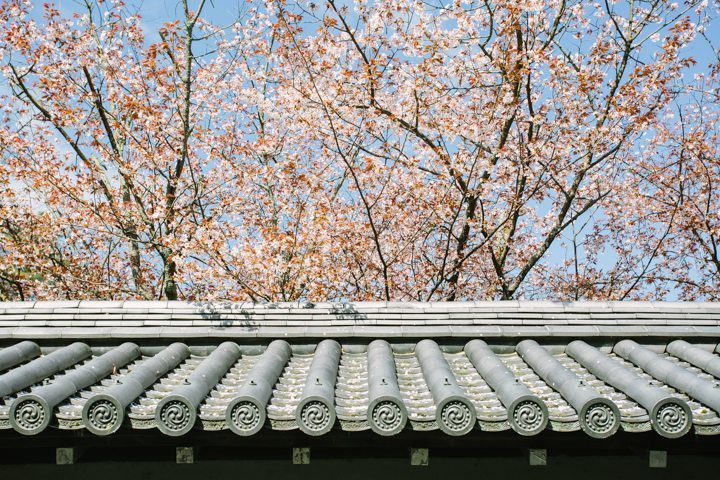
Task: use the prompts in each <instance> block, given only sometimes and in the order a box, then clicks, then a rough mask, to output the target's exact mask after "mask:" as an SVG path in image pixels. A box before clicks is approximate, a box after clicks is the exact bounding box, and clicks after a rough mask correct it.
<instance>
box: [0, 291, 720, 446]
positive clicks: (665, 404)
mask: <svg viewBox="0 0 720 480" xmlns="http://www.w3.org/2000/svg"><path fill="white" fill-rule="evenodd" d="M293 305H294V306H293V307H292V308H291V307H290V306H289V305H287V304H284V305H273V306H268V305H262V306H260V305H244V306H240V305H237V304H234V305H231V304H202V305H194V304H187V303H182V304H181V303H175V302H145V303H143V302H124V303H121V302H111V303H102V302H67V303H66V302H52V303H47V302H35V303H32V304H29V303H22V304H17V303H12V304H11V303H4V304H2V303H0V339H2V342H3V343H2V345H5V346H4V347H0V397H2V399H3V403H2V404H0V429H3V428H4V429H11V428H12V429H15V430H16V431H17V432H19V433H22V434H26V435H34V434H41V432H42V431H44V430H45V429H46V428H48V427H49V426H53V427H54V426H57V427H59V428H60V429H87V430H89V431H90V432H92V433H94V434H96V435H108V434H112V433H114V432H116V431H118V430H119V429H125V430H127V431H133V430H143V429H151V428H157V429H159V430H160V431H162V432H163V433H165V434H167V435H171V436H179V435H184V434H187V433H188V432H190V431H191V430H193V429H196V430H224V429H229V430H231V431H232V432H234V433H236V434H238V435H243V436H248V435H255V434H259V433H260V432H261V431H262V430H265V431H269V430H291V429H300V430H301V431H302V432H304V433H305V434H308V435H323V434H326V433H328V432H329V431H331V430H332V429H341V430H345V431H361V430H372V431H374V432H375V433H376V434H378V435H382V436H389V435H396V434H399V433H400V432H401V431H403V430H406V431H407V430H421V431H427V430H438V434H446V435H453V436H456V435H465V434H467V433H469V432H471V431H487V432H495V431H503V430H512V431H514V432H516V433H517V434H519V435H524V436H529V435H536V434H538V433H540V432H543V431H546V430H554V431H561V432H571V431H583V432H585V433H586V434H587V435H589V436H591V437H595V438H605V437H609V436H611V435H613V434H615V433H616V432H617V431H619V430H621V431H628V432H643V431H649V430H654V431H655V432H657V434H659V435H661V436H663V437H669V438H675V437H680V436H683V435H685V434H687V433H689V432H694V433H696V434H700V435H715V434H718V433H720V417H718V412H720V383H719V382H718V378H720V356H718V355H717V354H716V353H715V351H716V348H717V346H718V343H719V342H720V324H719V322H720V306H718V305H717V304H683V303H674V304H661V303H548V302H537V303H532V302H499V303H483V304H479V303H469V304H466V303H449V304H422V303H419V304H385V303H382V304H375V303H361V304H353V305H331V304H314V305H312V306H308V305H297V304H293ZM183 310H184V311H183ZM60 316H65V317H62V318H61V317H60ZM108 316H111V317H108ZM6 322H7V323H11V322H15V323H16V324H13V325H7V323H6ZM32 322H34V323H32ZM73 322H90V323H91V324H77V323H73ZM126 322H133V324H132V325H127V323H126ZM173 322H190V323H189V324H182V325H175V324H173ZM195 322H199V323H197V324H196V323H195ZM204 322H207V323H204ZM243 322H245V323H243ZM316 322H321V323H320V324H316ZM333 322H346V323H339V324H335V323H333ZM364 322H373V323H369V324H365V323H364ZM526 322H527V323H526ZM29 323H30V324H29ZM300 324H302V325H300ZM360 327H373V328H374V329H375V330H374V334H371V333H372V332H370V331H367V330H364V329H361V328H360ZM460 327H462V328H461V329H460V330H458V328H460ZM570 327H573V328H570ZM269 328H271V329H272V330H267V329H269ZM311 328H312V329H313V330H308V329H311ZM524 328H527V329H524ZM568 328H570V329H569V330H568ZM156 329H158V330H156ZM443 329H445V330H443ZM554 329H557V330H554ZM143 332H144V333H143ZM148 332H152V333H151V334H149V333H148ZM238 332H239V333H238ZM243 332H244V333H243ZM379 333H383V334H382V335H380V334H379ZM148 337H159V338H155V339H154V340H152V342H149V341H148ZM280 337H282V338H283V339H279V338H280ZM308 337H313V338H312V339H310V338H308ZM322 337H331V338H326V339H324V340H322V339H321V338H322ZM368 337H374V338H368ZM508 337H513V338H508ZM120 338H122V339H124V340H128V341H126V342H125V343H120V342H121V340H120ZM319 338H320V339H319ZM28 339H31V340H32V341H28ZM43 342H47V343H48V345H44V344H43ZM38 344H39V345H38ZM51 345H52V346H51ZM58 345H59V346H58ZM90 345H92V347H91V346H90ZM41 347H42V348H41ZM138 433H141V432H138ZM270 433H271V432H270Z"/></svg>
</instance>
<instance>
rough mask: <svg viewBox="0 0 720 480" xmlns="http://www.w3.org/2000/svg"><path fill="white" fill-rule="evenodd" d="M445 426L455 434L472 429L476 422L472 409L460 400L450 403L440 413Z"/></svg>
mask: <svg viewBox="0 0 720 480" xmlns="http://www.w3.org/2000/svg"><path fill="white" fill-rule="evenodd" d="M440 418H441V419H442V423H443V425H445V427H447V429H448V430H450V431H453V432H462V431H465V430H467V429H468V428H470V426H471V423H472V422H473V421H474V419H473V414H472V412H471V411H470V408H469V407H468V406H467V405H465V404H464V403H463V402H461V401H459V400H453V401H451V402H448V403H447V404H446V405H445V406H444V407H443V409H442V412H441V413H440Z"/></svg>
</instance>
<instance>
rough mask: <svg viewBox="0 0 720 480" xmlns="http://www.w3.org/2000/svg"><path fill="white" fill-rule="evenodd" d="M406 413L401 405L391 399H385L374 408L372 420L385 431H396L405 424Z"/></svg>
mask: <svg viewBox="0 0 720 480" xmlns="http://www.w3.org/2000/svg"><path fill="white" fill-rule="evenodd" d="M403 420H404V415H403V412H402V410H401V409H400V406H399V405H398V404H397V403H395V402H392V401H390V400H385V401H382V402H380V403H378V404H377V405H375V408H373V410H372V421H373V423H374V424H375V426H376V427H377V428H378V429H379V430H382V431H383V432H395V431H396V430H398V429H400V428H401V427H402V425H403Z"/></svg>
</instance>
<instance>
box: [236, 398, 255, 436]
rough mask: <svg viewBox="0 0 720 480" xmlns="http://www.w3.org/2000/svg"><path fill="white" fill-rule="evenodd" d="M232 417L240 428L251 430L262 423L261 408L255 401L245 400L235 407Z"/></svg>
mask: <svg viewBox="0 0 720 480" xmlns="http://www.w3.org/2000/svg"><path fill="white" fill-rule="evenodd" d="M230 418H231V419H232V422H233V424H235V426H236V427H237V428H238V429H240V430H243V431H248V432H249V431H252V430H255V429H256V428H257V427H258V426H259V425H260V409H259V408H258V407H257V405H255V404H254V403H253V402H249V401H247V400H243V401H242V402H239V403H238V404H237V405H235V407H233V409H232V412H231V414H230Z"/></svg>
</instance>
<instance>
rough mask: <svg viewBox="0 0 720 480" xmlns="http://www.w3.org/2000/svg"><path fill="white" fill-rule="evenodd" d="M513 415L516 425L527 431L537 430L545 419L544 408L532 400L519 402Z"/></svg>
mask: <svg viewBox="0 0 720 480" xmlns="http://www.w3.org/2000/svg"><path fill="white" fill-rule="evenodd" d="M512 415H513V419H514V420H515V425H517V427H518V428H520V429H521V430H524V431H526V432H535V431H536V430H537V429H538V428H540V426H541V425H542V424H543V422H544V420H545V414H544V413H543V411H542V408H540V405H538V404H537V403H536V402H534V401H532V400H525V401H523V402H520V403H518V405H517V406H516V407H515V411H513V412H512Z"/></svg>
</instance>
